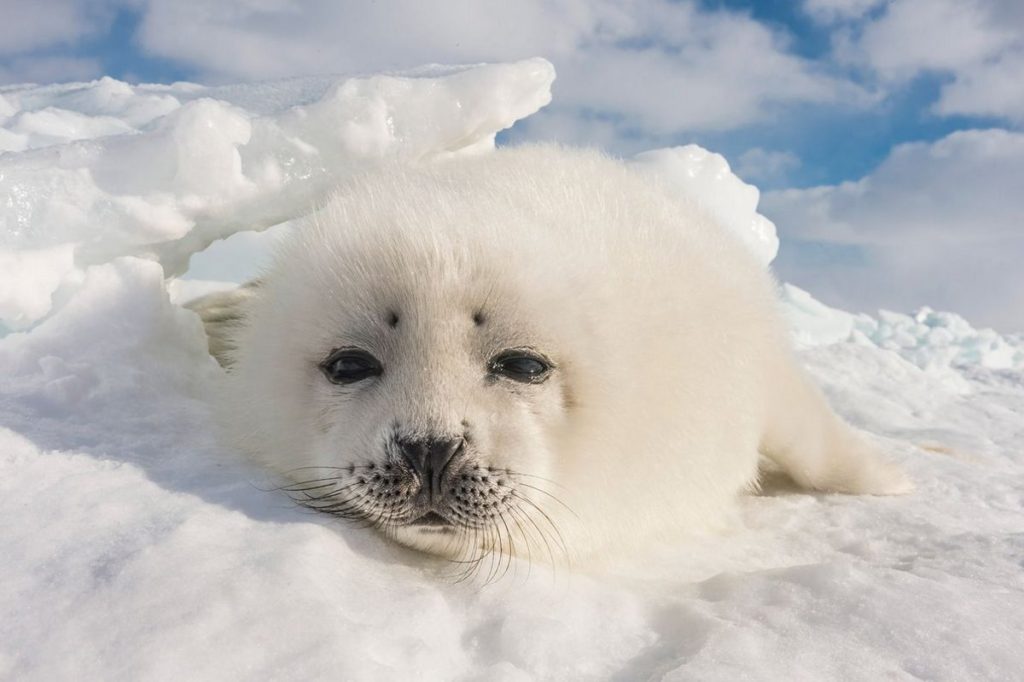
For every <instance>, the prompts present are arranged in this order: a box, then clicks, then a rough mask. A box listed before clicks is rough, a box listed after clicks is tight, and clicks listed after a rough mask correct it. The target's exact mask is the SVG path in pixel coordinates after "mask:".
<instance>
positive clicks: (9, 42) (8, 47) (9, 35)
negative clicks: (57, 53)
mask: <svg viewBox="0 0 1024 682" xmlns="http://www.w3.org/2000/svg"><path fill="white" fill-rule="evenodd" d="M132 3H133V0H85V1H82V0H77V1H76V0H3V7H2V8H0V55H3V54H18V53H24V52H28V51H31V50H37V49H40V48H47V47H52V46H55V45H72V44H74V43H77V42H79V41H80V40H82V39H83V38H88V37H93V36H96V35H99V34H100V33H102V32H103V31H105V30H106V29H107V28H109V27H110V24H111V22H112V21H113V20H114V14H115V11H116V8H117V7H118V6H124V5H129V4H132Z"/></svg>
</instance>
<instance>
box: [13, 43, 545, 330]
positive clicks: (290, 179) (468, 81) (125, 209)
mask: <svg viewBox="0 0 1024 682" xmlns="http://www.w3.org/2000/svg"><path fill="white" fill-rule="evenodd" d="M553 80H554V69H553V68H552V66H551V64H549V63H548V62H546V61H544V60H543V59H531V60H526V61H522V62H517V63H514V64H491V65H483V66H475V67H462V68H456V67H433V68H424V69H420V70H417V71H416V72H415V73H412V74H405V75H374V76H365V77H357V78H347V79H341V80H337V79H335V80H330V79H323V80H322V81H320V82H314V81H309V80H308V79H307V80H306V81H303V82H302V83H301V85H299V86H296V84H294V83H291V82H286V83H283V84H267V85H261V86H254V87H252V88H250V89H249V90H248V91H246V92H245V93H244V96H242V97H233V96H232V95H234V94H238V89H235V90H232V89H224V88H222V89H209V88H203V87H200V86H196V85H192V84H179V85H175V86H168V87H159V86H137V87H133V86H130V85H128V84H126V83H120V82H118V81H115V80H113V79H110V78H104V79H101V80H98V81H95V82H92V83H78V84H71V85H63V86H42V87H38V86H16V87H7V88H3V89H2V90H0V95H2V97H3V100H2V102H0V130H2V131H3V133H2V135H0V145H2V146H3V148H4V149H6V151H7V153H5V154H3V155H2V156H0V196H5V197H6V198H7V199H6V201H5V202H3V203H2V204H0V263H2V264H3V265H5V266H8V267H9V268H10V269H9V270H5V272H4V280H5V282H4V285H3V286H2V287H0V316H2V320H3V321H4V322H5V323H6V324H7V325H8V326H9V327H13V328H24V327H26V326H28V325H29V324H31V323H32V322H34V321H36V320H38V319H39V318H40V317H42V316H43V315H45V314H46V313H47V312H48V310H49V306H48V305H46V301H45V298H46V297H48V296H52V294H53V293H54V292H55V291H56V290H57V288H58V287H59V286H60V284H61V283H62V282H63V281H64V280H65V279H67V278H76V279H77V278H80V275H81V269H82V268H85V267H87V266H89V265H97V264H101V263H106V262H109V261H111V260H113V259H114V258H117V257H120V256H125V255H139V256H145V257H149V258H152V259H155V260H157V261H159V262H160V263H161V264H162V265H163V266H164V270H165V273H166V274H167V275H168V276H170V275H177V274H181V273H182V272H184V271H185V269H186V268H187V267H188V260H189V257H190V256H191V255H192V254H193V253H195V252H197V251H201V250H202V249H204V248H206V247H207V246H208V245H209V244H210V243H211V242H213V241H214V240H216V239H221V238H224V237H227V236H229V235H230V234H232V233H234V232H237V231H239V230H259V229H263V228H266V227H269V226H271V225H275V224H277V223H280V222H283V221H285V220H288V219H290V218H294V217H296V216H299V215H302V214H304V213H306V212H308V211H309V210H310V209H311V208H312V207H313V206H314V204H315V203H316V201H317V199H318V198H320V197H322V196H323V195H324V194H325V193H326V192H328V191H329V190H330V189H331V188H332V187H333V186H334V185H335V184H336V183H337V181H338V180H339V179H340V178H341V177H343V176H344V175H345V174H346V173H350V172H352V171H354V170H357V169H359V168H360V167H362V166H365V165H366V164H367V163H372V162H374V161H377V160H380V159H385V158H401V159H424V158H431V157H448V156H452V155H457V154H472V153H479V152H481V151H485V150H487V149H490V148H493V146H494V137H495V135H496V133H497V132H498V131H500V130H502V129H504V128H508V127H509V126H511V125H512V124H513V123H514V122H515V121H516V120H517V119H519V118H522V117H523V116H527V115H529V114H532V113H533V112H535V111H536V110H537V109H539V108H540V107H542V106H544V105H545V104H547V103H548V102H549V101H550V99H551V83H552V81H553ZM281 90H284V91H285V93H286V94H290V95H291V96H293V97H296V98H297V99H298V100H299V102H302V101H303V100H305V99H306V98H307V97H308V96H309V93H310V91H311V90H318V91H320V94H319V96H318V97H316V98H315V99H313V100H312V101H310V102H308V103H297V104H294V105H292V106H288V107H285V108H279V109H278V110H276V111H272V113H266V114H258V113H256V112H254V111H252V110H250V109H247V108H246V107H245V106H243V105H241V104H236V103H234V102H233V101H232V100H233V99H234V100H235V101H237V102H251V101H252V100H253V99H254V98H261V97H263V98H266V99H268V100H270V101H275V100H277V99H279V98H280V97H281V92H280V91H281ZM69 253H72V254H73V259H72V262H69V260H68V254H69ZM39 273H42V274H39Z"/></svg>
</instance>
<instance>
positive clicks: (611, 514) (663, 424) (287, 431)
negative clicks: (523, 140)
mask: <svg viewBox="0 0 1024 682" xmlns="http://www.w3.org/2000/svg"><path fill="white" fill-rule="evenodd" d="M192 307H193V308H194V309H196V310H197V311H199V312H200V314H201V315H203V316H204V317H205V318H206V322H207V324H208V327H210V330H211V334H210V337H211V339H212V341H213V344H212V350H213V352H214V353H215V354H216V355H218V356H219V359H220V360H221V361H222V363H223V364H225V365H226V366H227V367H228V369H229V371H228V374H227V380H226V382H225V383H226V386H225V397H224V399H223V400H222V401H221V402H222V403H223V407H224V414H223V417H224V422H225V423H226V426H227V427H228V433H229V435H230V436H231V437H232V439H233V441H234V442H235V443H236V444H237V445H238V446H239V447H241V448H243V449H244V450H246V451H247V452H248V453H250V454H251V456H252V457H253V458H255V459H256V460H257V461H258V462H259V463H261V464H262V465H264V466H265V467H268V468H270V469H271V470H273V471H274V472H276V473H277V474H279V475H280V476H281V477H282V480H283V481H284V484H283V487H284V489H285V490H287V491H289V492H290V493H291V494H292V495H293V496H294V497H295V498H296V499H297V500H299V501H300V502H301V503H303V504H305V505H307V506H309V507H312V508H314V509H319V510H321V511H323V512H326V513H330V514H335V515H337V516H340V517H345V518H354V519H359V520H361V521H364V522H366V523H367V524H369V525H371V526H373V527H374V528H376V529H378V530H379V531H381V532H382V533H384V534H385V535H386V536H388V537H390V538H393V539H394V540H397V541H398V542H401V543H403V544H406V545H410V546H412V547H415V548H418V549H421V550H424V551H427V552H432V553H435V554H440V555H444V556H447V557H451V558H461V559H466V560H469V561H468V562H469V563H472V562H473V561H474V560H475V561H479V560H480V559H482V558H483V557H485V556H490V557H491V560H492V562H493V557H494V556H502V557H504V556H512V555H518V556H522V557H530V558H533V559H546V560H556V561H557V560H559V559H560V558H561V557H563V556H568V557H571V558H573V559H576V560H578V559H580V558H581V557H585V556H587V555H592V554H595V553H606V552H608V551H609V550H610V549H611V548H615V549H618V548H626V549H628V548H630V547H636V546H637V544H638V543H645V542H652V541H660V542H666V541H671V540H672V539H675V538H679V537H681V536H683V535H685V534H687V533H693V532H703V531H708V530H713V529H715V528H718V527H720V526H721V525H722V524H723V521H725V520H726V519H727V518H728V516H729V510H730V508H731V507H732V506H733V504H734V501H735V499H736V497H737V495H738V494H739V493H741V492H743V491H747V490H750V489H752V488H755V487H756V486H757V481H758V461H759V457H760V456H764V457H766V458H768V459H770V460H772V461H773V462H774V463H775V464H776V465H777V466H778V467H779V468H781V469H782V470H784V471H785V472H786V473H788V475H789V476H790V477H792V478H793V479H794V480H795V481H796V482H797V483H798V484H800V485H802V486H806V487H808V488H812V489H815V490H823V491H836V492H844V493H870V494H889V493H900V492H905V491H906V490H908V488H909V483H908V481H907V479H906V478H905V476H904V475H903V474H902V473H901V471H900V470H899V469H897V468H896V467H894V466H893V465H891V464H889V463H887V462H885V461H884V460H883V459H881V458H880V457H879V456H878V455H877V454H876V452H875V451H874V449H873V448H872V446H871V445H869V443H868V442H867V441H866V440H865V439H864V438H862V437H861V436H860V435H858V433H857V432H855V431H854V430H853V429H852V428H851V427H850V426H848V425H847V424H846V423H844V422H843V420H842V419H840V418H839V417H838V416H836V414H835V413H834V412H833V411H832V410H831V409H830V408H829V406H828V404H827V403H826V401H825V399H824V397H823V395H822V393H821V392H820V391H819V390H818V389H817V388H816V387H815V385H814V384H813V383H812V382H811V381H810V380H809V379H808V376H807V375H806V374H805V373H804V371H803V370H802V369H801V368H800V367H799V366H798V365H797V363H796V362H795V361H794V357H793V354H792V352H791V349H790V343H789V340H788V336H787V331H786V328H785V325H784V323H783V321H782V319H781V318H780V315H779V312H778V310H777V301H776V294H775V283H774V281H773V279H772V276H771V275H770V274H769V273H768V272H767V271H766V270H765V268H764V267H763V266H762V265H760V264H759V263H758V262H757V261H756V260H755V259H754V258H753V256H752V255H751V254H749V253H748V252H747V250H746V248H745V247H744V246H743V245H742V244H741V243H740V242H739V241H738V239H737V238H736V237H734V236H733V235H732V234H731V233H730V232H728V231H727V230H726V229H725V228H723V227H722V226H720V225H718V224H716V223H715V222H714V220H712V219H711V218H710V217H709V216H707V215H705V214H704V213H702V212H701V211H700V209H699V208H698V207H697V206H695V205H692V204H689V203H686V202H684V201H682V200H680V199H679V198H678V197H676V196H673V195H672V193H671V192H670V191H669V190H668V189H667V188H662V187H659V186H658V185H657V183H655V182H652V180H651V179H650V178H648V177H642V176H641V175H639V174H638V173H637V172H635V171H633V170H631V169H629V168H628V167H627V166H626V165H625V164H623V163H622V162H620V161H617V160H614V159H611V158H608V157H606V156H603V155H601V154H600V153H596V152H592V151H579V150H575V151H574V150H569V149H564V148H559V147H551V146H537V147H526V148H516V149H507V150H499V151H497V152H495V153H493V154H490V155H487V156H482V157H478V158H472V159H461V160H457V161H446V162H444V163H435V164H432V165H426V166H422V167H410V166H398V165H393V166H384V167H382V168H379V169H376V170H373V171H370V172H367V173H365V174H363V175H360V176H358V177H355V178H354V179H351V180H350V181H347V182H345V183H344V185H343V186H341V187H340V188H339V189H338V191H337V193H336V194H335V195H334V196H333V198H332V199H330V200H329V201H328V202H326V204H325V205H323V206H322V207H321V208H319V209H318V210H317V211H316V212H315V213H314V214H313V215H312V216H311V217H310V218H308V219H307V220H306V221H305V224H303V225H302V226H301V228H300V229H298V230H296V232H295V234H294V235H293V236H292V238H291V239H290V240H289V241H287V242H286V243H284V244H282V245H281V246H280V248H279V251H278V253H277V254H276V258H275V259H274V261H273V264H272V266H271V267H270V268H269V270H268V271H266V272H265V273H264V275H263V277H262V278H261V279H260V281H259V282H258V283H257V284H254V285H252V286H249V287H245V288H242V289H240V290H238V291H236V292H234V293H230V294H227V295H223V294H222V295H216V296H214V297H212V298H211V297H208V298H207V299H204V300H199V301H197V302H195V303H194V304H193V305H192Z"/></svg>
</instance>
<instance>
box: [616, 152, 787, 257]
mask: <svg viewBox="0 0 1024 682" xmlns="http://www.w3.org/2000/svg"><path fill="white" fill-rule="evenodd" d="M631 161H632V162H633V164H634V165H635V166H637V167H638V168H641V169H643V170H645V171H647V172H650V173H652V174H654V175H656V176H659V177H660V178H662V179H663V180H664V181H666V182H667V184H668V186H669V187H671V188H673V189H675V190H676V191H678V192H679V193H680V194H681V195H682V196H685V197H686V198H687V199H689V200H690V201H694V202H696V203H698V204H701V205H702V206H703V208H704V210H705V211H707V212H708V213H709V214H710V215H712V216H713V217H714V218H715V220H717V221H718V222H719V223H721V224H722V225H725V226H726V227H728V228H729V229H730V230H732V231H733V233H734V234H735V235H736V236H737V237H739V238H740V239H741V240H742V241H743V243H744V244H746V245H747V246H748V247H749V248H750V250H751V251H752V252H753V253H754V255H755V256H756V257H757V259H758V260H759V261H761V262H762V263H764V264H765V265H768V264H769V263H771V262H772V261H773V260H775V255H776V254H777V253H778V252H779V238H778V235H777V234H776V233H775V225H773V224H772V222H771V221H770V220H768V219H767V218H765V217H764V216H763V215H761V214H759V213H758V212H757V202H758V199H760V196H761V193H760V192H759V191H758V189H757V188H756V187H754V186H753V185H748V184H746V183H745V182H743V181H742V180H740V179H739V178H738V177H737V176H736V175H734V174H733V173H732V171H731V170H730V169H729V162H728V161H726V160H725V157H724V156H722V155H721V154H715V153H714V152H710V151H708V150H706V149H704V148H702V147H699V146H697V145H695V144H688V145H686V146H685V147H671V148H667V149H653V150H651V151H647V152H641V153H640V154H637V155H636V156H634V157H633V158H632V159H631Z"/></svg>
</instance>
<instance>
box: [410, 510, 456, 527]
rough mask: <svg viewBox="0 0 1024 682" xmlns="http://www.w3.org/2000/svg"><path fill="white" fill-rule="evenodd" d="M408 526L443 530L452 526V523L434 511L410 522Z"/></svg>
mask: <svg viewBox="0 0 1024 682" xmlns="http://www.w3.org/2000/svg"><path fill="white" fill-rule="evenodd" d="M409 525H410V526H421V527H426V528H443V527H450V526H452V525H453V524H452V522H451V521H449V520H448V519H446V518H445V517H443V516H441V515H440V514H438V513H437V512H435V511H429V512H427V513H426V514H424V515H423V516H421V517H419V518H418V519H416V520H414V521H411V522H410V523H409Z"/></svg>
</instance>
